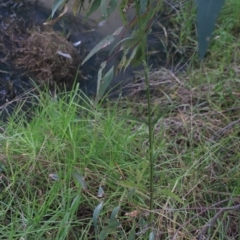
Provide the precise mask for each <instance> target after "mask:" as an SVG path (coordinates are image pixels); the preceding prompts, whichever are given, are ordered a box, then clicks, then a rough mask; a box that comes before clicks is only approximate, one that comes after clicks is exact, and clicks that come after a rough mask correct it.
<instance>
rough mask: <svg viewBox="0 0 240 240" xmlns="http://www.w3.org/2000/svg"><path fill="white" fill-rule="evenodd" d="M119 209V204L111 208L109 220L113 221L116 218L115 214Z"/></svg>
mask: <svg viewBox="0 0 240 240" xmlns="http://www.w3.org/2000/svg"><path fill="white" fill-rule="evenodd" d="M119 210H120V206H117V207H115V208H114V209H113V211H112V214H111V217H110V222H113V221H114V220H115V219H116V216H117V214H118V212H119Z"/></svg>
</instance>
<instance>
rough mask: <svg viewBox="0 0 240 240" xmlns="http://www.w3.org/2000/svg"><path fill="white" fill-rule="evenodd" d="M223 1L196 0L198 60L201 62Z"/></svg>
mask: <svg viewBox="0 0 240 240" xmlns="http://www.w3.org/2000/svg"><path fill="white" fill-rule="evenodd" d="M224 1H225V0H217V1H216V0H196V2H197V32H198V50H199V57H200V60H203V58H204V56H205V54H206V51H207V48H208V45H209V41H210V37H211V35H212V32H213V29H214V26H215V23H216V20H217V17H218V15H219V13H220V11H221V8H222V6H223V4H224Z"/></svg>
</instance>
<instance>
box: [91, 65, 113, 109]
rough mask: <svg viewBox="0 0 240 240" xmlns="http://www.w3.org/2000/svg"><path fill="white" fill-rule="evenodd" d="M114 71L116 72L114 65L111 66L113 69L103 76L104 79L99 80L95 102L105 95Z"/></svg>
mask: <svg viewBox="0 0 240 240" xmlns="http://www.w3.org/2000/svg"><path fill="white" fill-rule="evenodd" d="M113 73H114V66H112V67H111V69H110V70H109V71H108V72H107V73H106V74H105V75H104V76H103V78H102V80H101V81H99V82H98V87H97V89H98V91H97V96H96V100H95V104H97V102H98V101H99V100H100V99H101V98H102V97H103V95H104V93H105V91H106V90H107V88H108V87H109V85H110V83H111V81H112V79H113Z"/></svg>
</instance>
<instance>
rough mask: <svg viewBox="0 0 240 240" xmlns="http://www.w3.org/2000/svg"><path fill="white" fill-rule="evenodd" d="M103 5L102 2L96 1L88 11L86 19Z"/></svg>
mask: <svg viewBox="0 0 240 240" xmlns="http://www.w3.org/2000/svg"><path fill="white" fill-rule="evenodd" d="M100 5H101V0H94V1H93V3H92V5H91V6H90V9H89V10H88V12H87V14H86V17H85V19H87V18H88V17H89V16H90V15H91V14H92V13H94V12H95V11H96V10H97V9H98V8H99V7H100Z"/></svg>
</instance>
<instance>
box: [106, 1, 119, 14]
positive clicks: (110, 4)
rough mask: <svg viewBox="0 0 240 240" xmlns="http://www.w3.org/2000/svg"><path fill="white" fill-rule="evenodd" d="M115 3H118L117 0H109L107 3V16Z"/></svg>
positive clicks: (114, 6) (111, 11) (115, 5)
mask: <svg viewBox="0 0 240 240" xmlns="http://www.w3.org/2000/svg"><path fill="white" fill-rule="evenodd" d="M117 4H118V0H110V2H109V4H108V9H107V11H108V16H110V15H111V14H112V13H113V11H114V10H115V9H116V7H117Z"/></svg>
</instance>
